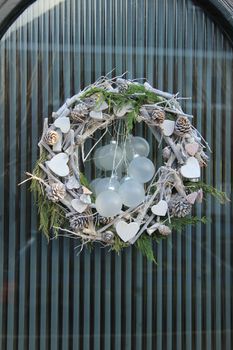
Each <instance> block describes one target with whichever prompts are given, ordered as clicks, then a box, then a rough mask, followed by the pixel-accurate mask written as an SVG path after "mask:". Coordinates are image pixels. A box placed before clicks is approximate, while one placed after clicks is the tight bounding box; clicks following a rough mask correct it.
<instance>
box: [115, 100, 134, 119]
mask: <svg viewBox="0 0 233 350" xmlns="http://www.w3.org/2000/svg"><path fill="white" fill-rule="evenodd" d="M132 108H133V106H132V104H131V103H129V104H126V105H125V106H123V107H120V108H117V107H116V106H115V107H114V108H113V111H114V114H115V115H116V116H117V117H123V116H124V115H125V114H126V113H128V112H130V111H131V110H132Z"/></svg>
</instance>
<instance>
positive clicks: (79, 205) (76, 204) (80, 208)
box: [71, 199, 88, 213]
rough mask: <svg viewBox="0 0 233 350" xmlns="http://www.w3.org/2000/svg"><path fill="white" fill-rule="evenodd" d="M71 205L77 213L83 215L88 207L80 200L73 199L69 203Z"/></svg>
mask: <svg viewBox="0 0 233 350" xmlns="http://www.w3.org/2000/svg"><path fill="white" fill-rule="evenodd" d="M71 205H72V207H73V208H74V210H76V211H77V212H78V213H83V212H84V211H85V210H86V209H87V207H88V204H86V203H84V202H83V201H81V200H80V199H73V200H72V201H71Z"/></svg>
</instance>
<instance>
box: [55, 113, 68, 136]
mask: <svg viewBox="0 0 233 350" xmlns="http://www.w3.org/2000/svg"><path fill="white" fill-rule="evenodd" d="M54 125H55V126H56V128H59V129H60V130H61V131H62V132H63V133H64V134H66V133H67V132H68V131H69V130H70V118H68V117H61V118H57V119H56V120H55V122H54Z"/></svg>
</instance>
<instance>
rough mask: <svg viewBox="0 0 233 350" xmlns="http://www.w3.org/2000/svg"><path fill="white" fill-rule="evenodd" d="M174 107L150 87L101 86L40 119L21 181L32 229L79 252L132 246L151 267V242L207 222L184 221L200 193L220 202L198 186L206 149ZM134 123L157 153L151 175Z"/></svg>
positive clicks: (172, 98) (103, 82)
mask: <svg viewBox="0 0 233 350" xmlns="http://www.w3.org/2000/svg"><path fill="white" fill-rule="evenodd" d="M178 101H179V98H178V94H175V95H173V94H169V93H165V92H162V91H160V90H157V89H154V88H153V87H152V86H151V85H150V84H149V83H148V82H145V83H144V84H141V83H138V82H136V81H131V80H126V79H123V78H122V77H119V78H115V79H108V78H107V77H102V78H100V79H99V80H98V81H97V82H95V83H94V84H92V85H90V86H88V87H87V88H85V89H84V90H83V91H81V92H79V93H78V94H77V95H75V96H73V97H72V98H70V99H67V100H66V102H65V103H64V105H63V106H62V107H61V108H59V110H58V111H57V112H54V113H52V119H53V120H52V123H50V124H49V123H48V119H47V118H46V119H45V120H44V127H43V134H42V137H41V140H40V141H39V149H40V156H39V159H38V161H37V164H36V166H35V168H34V170H33V172H32V174H31V173H26V174H27V175H28V176H29V178H28V179H30V180H31V181H32V183H31V190H32V191H33V192H34V193H35V195H36V196H35V197H36V202H37V206H38V212H39V222H40V230H41V231H43V232H44V234H45V235H46V236H47V237H48V238H51V237H58V236H59V235H63V236H68V237H70V238H77V239H80V240H81V245H80V246H81V247H83V246H84V245H85V244H89V243H90V244H91V243H93V242H101V244H103V245H105V246H108V247H110V248H111V249H113V250H115V251H119V250H120V249H121V248H124V247H127V246H129V245H131V244H134V243H135V244H136V247H137V248H139V249H141V251H142V252H143V253H144V254H145V255H146V256H147V257H148V258H149V259H151V260H153V259H154V256H153V249H152V241H153V240H159V239H161V238H164V237H167V236H168V235H170V234H171V232H172V230H173V229H181V228H183V226H186V225H191V224H195V223H198V222H202V223H205V222H206V218H205V217H202V218H199V217H197V216H192V207H193V205H194V204H195V203H201V202H202V200H203V193H204V192H207V193H211V194H213V195H214V196H216V197H218V198H219V199H220V201H221V202H224V201H225V200H227V197H226V195H225V193H223V192H220V191H218V190H217V189H215V188H214V187H211V186H209V185H207V184H205V183H203V182H202V181H201V180H200V179H201V170H202V168H203V167H205V166H207V162H208V156H207V154H206V151H210V149H209V146H208V143H207V142H206V141H205V140H204V138H203V137H202V136H201V135H200V133H199V132H198V131H197V130H196V128H195V127H194V126H193V125H192V118H193V116H191V115H188V114H186V113H184V112H183V110H182V108H181V106H180V104H179V102H178ZM136 123H145V125H146V126H147V127H148V128H149V130H150V131H151V135H153V138H154V139H155V140H156V141H157V142H158V146H159V147H161V149H162V158H163V164H162V165H161V166H160V167H158V168H157V169H155V164H154V162H153V161H152V160H151V159H150V158H149V157H151V155H153V153H154V152H153V148H155V145H154V142H152V143H151V144H152V145H151V147H150V145H149V143H148V142H147V140H146V139H145V138H142V137H140V136H137V135H136V136H135V135H134V136H133V132H134V133H135V125H136ZM157 142H156V143H157ZM150 148H152V149H150ZM86 167H89V169H91V170H92V171H89V172H88V173H90V172H91V173H92V174H93V175H92V177H91V178H87V176H86V175H85V168H86ZM25 181H27V180H25Z"/></svg>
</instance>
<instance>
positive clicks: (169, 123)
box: [161, 119, 175, 136]
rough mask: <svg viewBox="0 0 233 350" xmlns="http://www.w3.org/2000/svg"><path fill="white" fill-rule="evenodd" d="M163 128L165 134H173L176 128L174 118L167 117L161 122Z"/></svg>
mask: <svg viewBox="0 0 233 350" xmlns="http://www.w3.org/2000/svg"><path fill="white" fill-rule="evenodd" d="M161 129H162V131H163V134H164V136H171V135H172V134H173V132H174V129H175V122H174V121H173V120H168V119H165V120H164V122H163V123H162V124H161Z"/></svg>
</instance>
